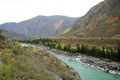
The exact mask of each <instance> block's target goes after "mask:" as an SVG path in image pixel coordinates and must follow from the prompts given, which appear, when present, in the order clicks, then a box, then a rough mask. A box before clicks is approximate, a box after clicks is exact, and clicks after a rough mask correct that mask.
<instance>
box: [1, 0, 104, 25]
mask: <svg viewBox="0 0 120 80" xmlns="http://www.w3.org/2000/svg"><path fill="white" fill-rule="evenodd" d="M102 1H103V0H0V24H2V23H6V22H20V21H23V20H27V19H30V18H32V17H35V16H38V15H44V16H51V15H64V16H70V17H81V16H83V15H85V14H86V13H87V12H88V10H89V9H90V8H91V7H93V6H95V5H97V4H98V3H100V2H102Z"/></svg>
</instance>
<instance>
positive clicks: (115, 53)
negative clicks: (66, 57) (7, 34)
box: [20, 39, 120, 61]
mask: <svg viewBox="0 0 120 80" xmlns="http://www.w3.org/2000/svg"><path fill="white" fill-rule="evenodd" d="M20 42H25V43H33V44H40V45H44V46H48V47H50V48H51V49H52V48H54V49H58V50H63V51H67V52H71V53H73V54H75V53H80V54H86V55H89V56H93V57H98V58H106V59H110V60H115V61H120V45H119V44H118V46H117V48H105V47H102V48H98V47H97V46H92V47H88V46H86V45H84V44H76V46H75V47H76V48H75V49H73V48H72V44H71V43H66V44H64V45H63V44H62V43H60V42H58V41H57V40H52V39H36V40H25V41H20Z"/></svg>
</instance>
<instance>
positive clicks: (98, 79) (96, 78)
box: [22, 44, 120, 80]
mask: <svg viewBox="0 0 120 80" xmlns="http://www.w3.org/2000/svg"><path fill="white" fill-rule="evenodd" d="M22 46H32V47H36V46H35V45H29V44H28V45H27V44H22ZM37 47H38V46H37ZM38 48H41V49H45V50H47V51H49V50H48V49H47V48H46V47H43V46H42V47H41V46H39V47H38ZM49 52H51V51H49ZM51 53H52V54H54V55H55V56H56V57H58V58H59V59H60V60H62V61H64V62H65V63H66V64H68V65H69V66H70V67H72V68H74V69H75V70H76V71H77V72H78V73H79V74H80V76H81V78H82V80H120V76H118V75H114V74H111V73H106V72H104V71H101V70H98V69H96V68H91V67H88V66H85V65H83V64H81V63H80V62H77V61H74V60H72V58H71V57H67V56H63V55H58V54H57V53H55V52H51Z"/></svg>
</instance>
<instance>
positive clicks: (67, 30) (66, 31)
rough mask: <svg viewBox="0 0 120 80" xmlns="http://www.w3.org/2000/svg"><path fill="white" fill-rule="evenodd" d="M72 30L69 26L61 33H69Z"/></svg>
mask: <svg viewBox="0 0 120 80" xmlns="http://www.w3.org/2000/svg"><path fill="white" fill-rule="evenodd" d="M70 30H71V28H70V27H69V28H67V29H66V30H64V31H63V32H62V33H61V34H66V33H68V32H69V31H70Z"/></svg>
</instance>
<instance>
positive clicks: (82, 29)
mask: <svg viewBox="0 0 120 80" xmlns="http://www.w3.org/2000/svg"><path fill="white" fill-rule="evenodd" d="M59 36H64V37H68V36H69V37H77V38H101V37H105V38H120V0H104V1H103V2H101V3H99V4H97V5H96V6H94V7H92V8H91V9H90V10H89V11H88V13H87V14H86V15H84V16H83V17H81V18H80V19H78V20H77V21H76V22H75V23H74V24H73V25H72V27H69V28H67V29H66V30H64V31H63V32H61V33H60V34H59Z"/></svg>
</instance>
